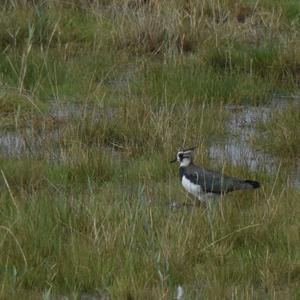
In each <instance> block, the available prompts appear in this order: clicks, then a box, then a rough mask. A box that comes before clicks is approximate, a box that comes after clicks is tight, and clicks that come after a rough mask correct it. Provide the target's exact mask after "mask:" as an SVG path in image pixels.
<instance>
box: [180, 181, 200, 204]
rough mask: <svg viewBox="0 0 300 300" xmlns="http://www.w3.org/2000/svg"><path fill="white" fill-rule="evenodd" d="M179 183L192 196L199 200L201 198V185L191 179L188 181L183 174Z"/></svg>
mask: <svg viewBox="0 0 300 300" xmlns="http://www.w3.org/2000/svg"><path fill="white" fill-rule="evenodd" d="M181 183H182V185H183V187H184V188H185V189H186V190H187V191H188V192H189V193H191V194H193V195H194V196H196V197H197V198H198V199H199V200H202V199H201V195H202V194H203V192H202V189H201V186H200V185H197V184H194V183H192V182H191V181H189V180H188V179H187V178H186V177H185V176H182V180H181Z"/></svg>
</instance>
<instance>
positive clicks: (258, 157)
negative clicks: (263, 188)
mask: <svg viewBox="0 0 300 300" xmlns="http://www.w3.org/2000/svg"><path fill="white" fill-rule="evenodd" d="M227 109H228V110H229V116H228V119H227V123H226V126H227V130H228V133H229V134H228V136H227V137H226V138H225V139H224V140H223V141H219V142H218V143H215V144H212V145H211V146H210V148H209V156H210V157H211V158H213V159H218V160H221V161H222V162H224V161H229V162H231V163H233V164H234V165H245V166H247V167H248V168H249V169H250V170H252V171H255V170H258V169H261V168H266V169H267V170H268V171H274V168H276V166H277V164H275V161H274V159H273V157H272V156H270V155H268V154H267V153H264V152H263V151H256V150H254V148H253V147H252V146H251V139H252V138H253V137H254V135H255V132H256V130H257V128H256V125H257V122H259V121H266V120H267V119H268V118H269V117H270V115H271V113H272V109H271V108H269V107H268V108H266V107H263V108H262V107H244V106H227Z"/></svg>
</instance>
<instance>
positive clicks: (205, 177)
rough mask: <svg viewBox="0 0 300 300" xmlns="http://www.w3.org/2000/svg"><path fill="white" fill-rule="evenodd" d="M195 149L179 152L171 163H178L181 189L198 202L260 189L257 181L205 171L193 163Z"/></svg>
mask: <svg viewBox="0 0 300 300" xmlns="http://www.w3.org/2000/svg"><path fill="white" fill-rule="evenodd" d="M195 148H196V147H193V148H189V149H184V150H179V151H178V152H177V156H176V158H175V159H173V160H171V161H170V162H171V163H174V162H176V161H177V162H178V163H179V177H180V181H181V183H182V185H183V187H184V188H185V189H186V190H187V191H188V192H189V193H191V194H193V195H194V196H196V197H197V198H198V199H199V200H200V201H203V202H206V201H207V200H209V199H210V198H212V196H217V195H222V194H225V193H228V192H232V191H237V190H246V189H257V188H259V187H260V184H259V182H258V181H254V180H245V179H241V178H238V177H231V176H227V175H224V174H222V173H219V172H215V171H210V170H205V169H204V168H201V167H198V166H196V165H194V163H193V150H194V149H195Z"/></svg>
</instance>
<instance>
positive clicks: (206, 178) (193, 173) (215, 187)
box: [185, 167, 245, 194]
mask: <svg viewBox="0 0 300 300" xmlns="http://www.w3.org/2000/svg"><path fill="white" fill-rule="evenodd" d="M185 176H186V177H187V178H188V179H189V180H191V181H192V182H193V183H195V184H199V185H200V186H201V188H202V189H203V190H204V191H205V192H206V193H215V194H222V193H227V192H231V191H234V190H239V189H243V188H245V187H244V185H245V183H244V180H241V179H239V178H236V177H230V176H226V175H223V174H221V173H218V172H214V171H209V170H205V169H202V168H196V167H195V168H191V169H190V170H189V172H187V173H186V174H185Z"/></svg>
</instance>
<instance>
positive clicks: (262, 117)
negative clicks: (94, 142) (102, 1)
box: [0, 98, 300, 184]
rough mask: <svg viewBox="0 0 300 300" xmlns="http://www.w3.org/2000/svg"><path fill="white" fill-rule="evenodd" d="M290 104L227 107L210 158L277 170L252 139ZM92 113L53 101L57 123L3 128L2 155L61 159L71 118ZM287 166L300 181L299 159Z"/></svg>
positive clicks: (79, 106)
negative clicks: (219, 137)
mask: <svg viewBox="0 0 300 300" xmlns="http://www.w3.org/2000/svg"><path fill="white" fill-rule="evenodd" d="M297 101H299V98H298V99H297ZM287 103H288V102H287V100H286V99H281V98H276V100H275V101H272V102H271V104H270V105H268V106H260V107H252V106H238V105H228V106H226V109H227V110H228V118H227V122H226V127H227V131H228V133H229V134H228V135H227V137H226V138H224V139H222V140H219V141H217V142H215V143H212V144H211V145H210V147H209V157H210V158H211V159H214V160H216V161H218V162H220V163H222V164H223V163H230V164H233V165H236V166H241V165H242V166H246V167H247V168H249V169H250V170H252V171H263V172H267V173H269V174H272V173H276V172H277V171H278V169H279V168H280V166H281V164H282V161H279V160H278V159H277V158H276V157H274V156H271V155H270V154H268V153H266V152H264V151H258V150H255V149H254V148H253V147H252V146H251V140H252V139H253V138H254V135H255V134H256V133H257V130H259V129H258V128H257V124H258V123H259V122H264V121H267V120H268V119H269V118H270V117H271V116H272V114H273V113H276V110H278V109H279V110H280V109H282V108H283V107H285V106H286V105H287ZM93 113H94V110H93V108H92V107H91V106H88V105H83V104H81V103H80V104H79V103H72V102H52V103H50V110H49V115H48V116H46V117H45V118H46V120H47V118H48V117H49V119H51V118H52V119H53V120H55V125H53V126H49V125H46V126H45V122H44V123H43V122H41V125H40V126H38V128H34V126H33V127H30V126H29V128H26V129H22V130H1V131H0V155H1V154H3V155H5V156H20V155H26V154H27V155H30V154H32V153H35V154H38V153H42V154H43V157H45V158H47V159H49V160H60V159H61V158H62V157H63V156H64V154H63V153H61V151H62V150H61V147H60V146H59V143H58V141H59V139H60V138H62V136H63V133H64V130H65V129H66V128H68V127H70V126H72V125H71V121H70V120H71V119H74V118H78V117H82V116H87V115H92V114H93ZM108 114H109V112H108ZM46 123H47V121H46ZM289 165H291V164H289ZM284 169H285V171H286V170H288V171H287V172H288V175H289V176H290V177H291V178H292V181H293V182H294V183H297V184H300V178H299V177H300V176H299V174H300V162H298V163H296V162H295V161H293V164H292V166H291V167H290V166H289V168H285V167H284Z"/></svg>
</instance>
